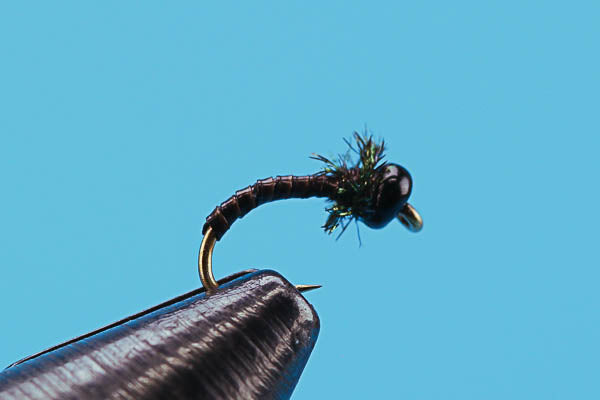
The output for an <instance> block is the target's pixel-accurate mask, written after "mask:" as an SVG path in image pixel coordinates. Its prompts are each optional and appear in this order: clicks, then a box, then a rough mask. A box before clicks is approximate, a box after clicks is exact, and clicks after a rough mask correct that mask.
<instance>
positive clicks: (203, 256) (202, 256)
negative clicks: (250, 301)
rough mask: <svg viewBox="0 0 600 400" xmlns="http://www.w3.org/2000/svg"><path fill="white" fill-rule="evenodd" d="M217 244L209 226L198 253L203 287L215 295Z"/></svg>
mask: <svg viewBox="0 0 600 400" xmlns="http://www.w3.org/2000/svg"><path fill="white" fill-rule="evenodd" d="M216 243H217V237H216V236H215V233H214V232H213V230H212V228H211V227H210V226H209V227H208V229H207V230H206V234H205V235H204V237H203V238H202V244H200V251H199V252H198V274H199V275H200V281H201V282H202V286H204V289H206V294H213V293H215V292H216V291H217V289H218V288H219V284H218V283H217V281H216V280H215V277H214V275H213V271H212V254H213V250H214V248H215V244H216ZM320 287H321V285H296V289H298V291H300V292H307V291H309V290H313V289H318V288H320Z"/></svg>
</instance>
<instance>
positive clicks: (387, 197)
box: [198, 133, 423, 291]
mask: <svg viewBox="0 0 600 400" xmlns="http://www.w3.org/2000/svg"><path fill="white" fill-rule="evenodd" d="M354 140H355V142H356V148H355V147H354V146H353V145H352V144H351V143H350V142H348V141H346V143H347V144H348V146H349V148H350V149H349V151H354V152H355V153H357V154H358V160H357V161H356V163H354V164H353V165H349V163H350V161H349V160H350V157H349V154H346V155H345V156H340V157H338V159H337V160H333V161H332V160H330V159H328V158H326V157H323V156H321V155H313V156H312V158H314V159H316V160H319V161H322V162H323V163H324V166H323V169H322V170H321V171H319V172H317V173H315V174H313V175H303V176H296V175H286V176H277V177H275V178H273V177H270V178H266V179H261V180H258V181H256V183H255V184H253V185H250V186H248V187H246V188H244V189H241V190H238V191H237V192H235V194H234V195H233V196H231V197H230V198H229V199H227V200H226V201H224V202H223V203H221V205H219V206H217V207H216V208H215V209H214V210H213V212H212V213H211V214H210V215H209V216H208V217H207V218H206V223H205V224H204V227H203V228H202V233H203V234H204V235H205V236H204V240H203V241H202V245H201V247H200V254H199V257H198V265H199V272H200V279H201V280H202V283H203V284H204V286H205V288H206V289H207V291H214V290H216V288H217V287H218V285H217V284H216V282H215V280H214V277H213V276H212V265H211V264H212V261H211V259H212V249H213V247H214V244H215V241H217V240H220V239H221V238H222V237H223V235H224V234H225V232H227V230H228V229H229V228H230V227H231V224H233V223H234V222H235V221H236V220H237V219H238V218H242V217H243V216H245V215H246V214H248V213H249V212H250V211H251V210H253V209H254V208H256V207H258V206H260V205H262V204H265V203H269V202H271V201H275V200H282V199H289V198H301V199H304V198H309V197H325V198H327V199H328V200H329V201H330V202H331V203H332V204H331V205H330V206H329V207H328V208H327V211H328V213H329V216H328V218H327V220H326V221H325V224H324V225H323V229H324V230H325V231H326V232H328V233H332V232H334V231H335V230H336V229H338V228H339V227H341V228H342V229H341V232H342V233H343V232H344V230H345V229H346V227H347V226H348V224H349V222H351V221H352V220H356V221H361V222H363V223H364V224H365V225H367V226H368V227H370V228H375V229H379V228H383V227H384V226H386V225H387V224H388V223H389V222H390V221H392V220H393V219H394V218H398V219H399V220H400V222H401V223H402V224H403V225H404V226H405V227H407V228H408V229H409V230H410V231H413V232H418V231H419V230H421V228H422V226H423V222H422V220H421V217H420V216H419V214H418V213H417V211H416V210H415V209H414V208H413V207H412V206H411V205H410V204H409V203H408V198H409V197H410V194H411V191H412V178H411V176H410V173H409V172H408V171H407V170H406V169H405V168H404V167H402V166H400V165H398V164H394V163H388V162H384V161H383V158H384V154H383V152H384V142H383V141H381V142H376V141H375V140H373V137H372V136H366V135H365V136H361V135H359V134H358V133H354Z"/></svg>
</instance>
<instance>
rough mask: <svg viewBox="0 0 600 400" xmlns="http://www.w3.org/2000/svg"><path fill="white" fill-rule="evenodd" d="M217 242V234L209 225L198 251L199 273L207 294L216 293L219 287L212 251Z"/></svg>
mask: <svg viewBox="0 0 600 400" xmlns="http://www.w3.org/2000/svg"><path fill="white" fill-rule="evenodd" d="M215 243H217V236H216V235H215V232H214V231H213V230H212V228H211V227H210V226H209V227H208V229H207V230H206V233H205V234H204V237H203V238H202V244H201V245H200V252H199V253H198V274H200V281H202V286H204V289H206V294H211V293H214V292H215V291H216V290H217V288H218V287H219V284H218V283H217V281H216V280H215V277H214V275H213V272H212V253H213V250H214V248H215Z"/></svg>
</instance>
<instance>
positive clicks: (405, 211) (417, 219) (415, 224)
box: [398, 203, 423, 232]
mask: <svg viewBox="0 0 600 400" xmlns="http://www.w3.org/2000/svg"><path fill="white" fill-rule="evenodd" d="M398 219H399V220H400V222H402V225H404V226H405V227H406V229H408V230H409V231H411V232H419V231H420V230H421V229H423V218H421V216H420V215H419V213H418V212H417V210H415V208H414V207H413V206H411V205H410V204H408V203H406V204H405V205H404V207H403V208H402V210H400V212H399V213H398Z"/></svg>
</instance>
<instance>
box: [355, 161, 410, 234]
mask: <svg viewBox="0 0 600 400" xmlns="http://www.w3.org/2000/svg"><path fill="white" fill-rule="evenodd" d="M375 180H376V182H378V184H377V186H376V187H375V191H374V192H373V197H372V199H371V204H372V209H371V210H369V211H371V212H369V213H368V214H367V215H363V216H361V220H362V221H363V222H364V223H365V224H366V225H367V226H368V227H370V228H374V229H379V228H383V227H384V226H386V225H387V224H389V223H390V221H391V220H393V219H394V218H396V216H397V215H398V213H399V212H400V210H401V209H402V207H404V205H405V204H406V202H407V201H408V198H409V197H410V192H411V190H412V178H411V177H410V174H409V173H408V171H407V170H406V169H405V168H404V167H402V166H400V165H398V164H383V165H382V166H380V167H379V168H377V169H376V170H375Z"/></svg>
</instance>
